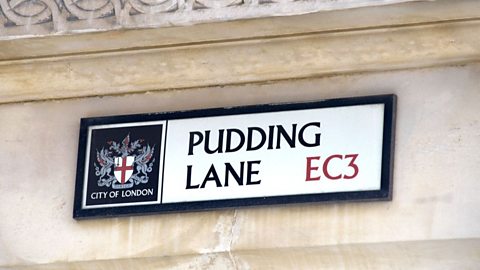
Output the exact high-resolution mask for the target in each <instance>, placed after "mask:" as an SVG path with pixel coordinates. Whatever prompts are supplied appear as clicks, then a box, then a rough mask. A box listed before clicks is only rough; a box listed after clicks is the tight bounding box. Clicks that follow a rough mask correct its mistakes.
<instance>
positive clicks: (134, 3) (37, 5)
mask: <svg viewBox="0 0 480 270" xmlns="http://www.w3.org/2000/svg"><path fill="white" fill-rule="evenodd" d="M409 1H416V0H0V39H12V38H18V37H31V36H44V35H53V34H64V33H75V32H95V31H107V30H113V29H122V28H150V27H166V26H172V25H190V24H196V23H204V22H216V21H229V20H237V19H247V18H259V17H271V16H284V15H299V14H305V13H311V12H317V11H322V10H337V9H346V8H356V7H363V6H372V5H373V6H378V5H385V4H393V3H399V2H409Z"/></svg>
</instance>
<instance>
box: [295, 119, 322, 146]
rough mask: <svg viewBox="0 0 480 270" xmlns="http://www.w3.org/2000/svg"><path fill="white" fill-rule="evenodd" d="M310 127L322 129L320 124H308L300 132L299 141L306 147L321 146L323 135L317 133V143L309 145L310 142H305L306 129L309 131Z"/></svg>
mask: <svg viewBox="0 0 480 270" xmlns="http://www.w3.org/2000/svg"><path fill="white" fill-rule="evenodd" d="M310 126H314V127H318V128H320V122H311V123H308V124H306V125H304V126H303V127H302V128H301V129H300V132H299V133H298V141H299V142H300V143H301V144H302V145H303V146H305V147H315V146H319V145H320V136H321V133H315V141H314V142H313V143H308V142H306V141H305V138H304V133H305V129H307V127H310Z"/></svg>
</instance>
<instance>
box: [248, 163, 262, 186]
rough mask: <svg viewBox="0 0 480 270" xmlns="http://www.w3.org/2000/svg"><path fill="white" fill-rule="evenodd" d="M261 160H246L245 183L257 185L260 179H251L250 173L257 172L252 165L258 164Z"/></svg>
mask: <svg viewBox="0 0 480 270" xmlns="http://www.w3.org/2000/svg"><path fill="white" fill-rule="evenodd" d="M260 162H262V161H261V160H255V161H247V185H258V184H260V182H261V181H262V180H257V181H252V175H255V174H258V173H259V172H260V171H258V170H257V171H254V170H253V165H254V164H260Z"/></svg>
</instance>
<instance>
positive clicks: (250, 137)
mask: <svg viewBox="0 0 480 270" xmlns="http://www.w3.org/2000/svg"><path fill="white" fill-rule="evenodd" d="M254 131H257V132H258V133H259V134H260V136H261V140H260V143H259V144H258V145H256V146H253V132H254ZM266 140H267V134H265V131H263V129H261V128H259V127H249V128H248V133H247V151H255V150H258V149H260V148H262V146H263V145H264V144H265V141H266Z"/></svg>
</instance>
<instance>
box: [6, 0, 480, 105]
mask: <svg viewBox="0 0 480 270" xmlns="http://www.w3.org/2000/svg"><path fill="white" fill-rule="evenodd" d="M452 11H454V12H452ZM478 14H480V2H479V1H466V0H461V1H435V2H411V3H404V4H399V5H391V6H383V7H368V8H359V9H351V10H343V11H332V12H323V13H314V14H308V15H301V16H290V17H277V18H266V19H255V20H247V21H234V22H224V23H215V24H200V25H195V26H190V27H171V28H159V29H143V30H129V31H110V32H103V33H90V34H83V35H73V36H56V37H44V38H35V39H17V40H4V41H1V42H0V82H1V84H0V103H11V102H22V101H35V100H46V99H63V98H77V97H88V96H101V95H118V94H129V93H142V92H148V91H160V90H168V89H184V88H195V87H208V86H215V85H229V84H245V83H252V82H265V81H272V80H285V79H298V78H308V77H316V76H326V75H336V74H345V73H356V72H370V71H385V70H395V69H406V68H421V67H430V66H436V65H447V64H462V63H468V62H472V61H480V17H479V15H478Z"/></svg>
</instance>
